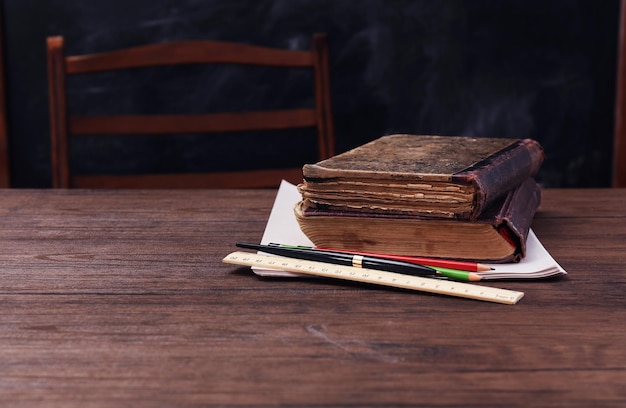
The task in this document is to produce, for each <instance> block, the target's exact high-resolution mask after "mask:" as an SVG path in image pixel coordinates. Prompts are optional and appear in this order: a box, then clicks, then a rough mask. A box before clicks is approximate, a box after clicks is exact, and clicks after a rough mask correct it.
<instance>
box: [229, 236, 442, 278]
mask: <svg viewBox="0 0 626 408" xmlns="http://www.w3.org/2000/svg"><path fill="white" fill-rule="evenodd" d="M236 245H237V246H238V247H239V248H246V249H255V250H257V251H262V252H265V253H268V254H273V255H279V256H286V257H288V258H297V259H306V260H309V261H318V262H327V263H332V264H336V265H348V266H354V267H357V268H368V269H376V270H379V271H387V272H395V273H401V274H404V275H414V276H436V275H437V271H436V270H435V269H433V268H430V267H428V266H424V265H417V264H414V263H410V262H404V261H395V260H390V259H383V258H375V257H371V256H364V255H353V254H347V253H341V252H333V251H323V250H319V251H308V250H305V249H297V248H281V247H276V246H273V245H258V244H246V243H243V242H238V243H237V244H236Z"/></svg>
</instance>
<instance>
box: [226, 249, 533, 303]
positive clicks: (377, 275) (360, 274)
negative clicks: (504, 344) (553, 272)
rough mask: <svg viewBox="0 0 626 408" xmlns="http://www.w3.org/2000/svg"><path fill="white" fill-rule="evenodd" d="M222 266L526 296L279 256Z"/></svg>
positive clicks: (506, 298)
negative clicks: (241, 266)
mask: <svg viewBox="0 0 626 408" xmlns="http://www.w3.org/2000/svg"><path fill="white" fill-rule="evenodd" d="M222 262H224V263H228V264H234V265H243V266H250V267H259V268H268V269H277V270H281V271H287V272H295V273H303V274H307V275H316V276H322V277H326V278H337V279H345V280H350V281H356V282H364V283H371V284H376V285H384V286H393V287H396V288H403V289H412V290H419V291H423V292H431V293H438V294H442V295H450V296H459V297H464V298H469V299H476V300H484V301H487V302H496V303H504V304H508V305H513V304H515V303H517V302H518V301H519V300H520V299H521V298H522V297H523V296H524V293H523V292H515V291H512V290H507V289H500V288H493V287H490V286H482V285H475V284H470V283H463V282H457V281H453V280H445V279H434V278H424V277H420V276H411V275H403V274H399V273H394V272H385V271H379V270H374V269H364V268H356V267H354V266H344V265H334V264H329V263H325V262H315V261H305V260H300V259H295V258H286V257H282V256H276V255H266V254H255V253H252V252H241V251H236V252H233V253H231V254H229V255H228V256H226V257H225V258H224V259H223V260H222Z"/></svg>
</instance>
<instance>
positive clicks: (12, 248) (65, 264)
mask: <svg viewBox="0 0 626 408" xmlns="http://www.w3.org/2000/svg"><path fill="white" fill-rule="evenodd" d="M274 196H275V191H273V190H215V191H210V190H207V191H202V190H192V191H184V192H181V191H156V190H155V191H86V190H17V189H13V190H2V191H1V194H0V231H1V234H0V307H1V310H2V313H1V314H0V401H2V404H3V405H4V406H81V407H85V406H115V407H119V406H133V407H142V406H206V405H218V406H280V405H284V406H320V405H328V406H355V407H357V406H358V407H363V406H381V407H382V406H426V407H434V406H464V407H468V406H476V407H478V406H480V407H503V406H506V407H530V406H548V407H557V406H558V407H561V406H567V407H591V406H593V407H601V406H615V407H618V406H624V405H625V404H626V387H625V384H626V353H625V352H624V345H623V342H624V339H625V338H626V324H625V323H624V322H626V300H625V296H624V295H625V293H626V273H625V272H624V266H623V265H624V261H625V260H626V243H625V240H624V238H625V237H626V219H625V218H626V190H621V189H610V190H609V189H606V190H546V191H544V201H543V204H542V207H541V209H540V211H539V212H538V214H537V216H536V218H535V222H534V225H533V229H534V230H535V232H536V233H537V236H538V237H539V238H540V240H541V241H542V242H543V243H544V245H545V246H546V248H547V249H548V250H549V251H550V252H551V253H552V255H553V256H554V257H555V258H556V259H557V260H558V261H559V262H560V263H561V264H562V266H563V267H564V268H565V269H566V270H567V271H568V272H569V275H568V276H567V277H566V278H562V279H550V280H543V281H516V282H494V283H489V284H490V285H493V286H499V287H504V288H507V289H512V290H519V291H523V292H525V297H524V298H523V299H522V300H521V301H520V303H518V304H517V305H514V306H508V305H500V304H493V303H486V302H479V301H473V300H467V299H460V298H453V297H446V296H439V295H430V294H425V293H415V292H408V291H403V290H394V289H385V288H380V287H373V286H362V285H359V284H352V283H347V282H339V281H331V280H326V279H266V278H265V279H264V278H259V277H257V276H255V275H253V274H252V273H251V271H250V270H249V269H248V268H241V267H236V266H233V265H227V264H223V263H221V259H222V258H223V257H224V256H225V255H226V254H227V253H229V252H231V251H233V250H235V246H234V243H235V242H236V241H247V242H255V241H257V242H258V241H260V239H261V236H262V233H263V229H264V227H265V223H266V221H267V217H268V216H269V212H270V209H271V206H272V203H273V199H274Z"/></svg>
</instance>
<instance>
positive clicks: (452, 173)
mask: <svg viewBox="0 0 626 408" xmlns="http://www.w3.org/2000/svg"><path fill="white" fill-rule="evenodd" d="M543 158H544V153H543V149H542V147H541V146H540V145H539V143H538V142H536V141H535V140H532V139H504V138H473V137H462V136H421V135H420V136H418V135H406V134H402V135H388V136H383V137H381V138H378V139H376V140H374V141H372V142H369V143H366V144H364V145H362V146H359V147H356V148H354V149H352V150H350V151H347V152H345V153H342V154H339V155H336V156H333V157H331V158H329V159H326V160H323V161H320V162H318V163H316V164H306V165H304V167H303V176H304V182H303V183H302V184H301V185H300V186H299V190H300V193H301V194H302V196H303V198H304V199H306V200H308V203H309V205H313V206H316V205H317V206H319V207H320V208H324V209H332V210H336V211H355V212H366V213H382V214H389V213H391V214H396V215H421V216H431V217H447V218H456V219H476V218H477V217H478V215H479V214H480V213H481V212H482V211H483V210H484V209H485V208H486V207H487V206H489V205H490V204H491V203H493V202H494V201H495V200H496V199H498V198H499V197H501V196H502V195H504V194H505V193H507V192H508V191H510V190H511V189H513V188H514V187H516V186H518V185H519V184H520V183H522V182H523V181H524V180H526V179H527V178H528V177H532V176H534V175H535V174H536V173H537V172H538V170H539V168H540V167H541V164H542V163H543Z"/></svg>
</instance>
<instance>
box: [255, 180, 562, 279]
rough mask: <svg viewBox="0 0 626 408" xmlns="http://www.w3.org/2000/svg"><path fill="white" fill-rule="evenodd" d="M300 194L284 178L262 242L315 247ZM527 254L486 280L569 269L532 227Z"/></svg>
mask: <svg viewBox="0 0 626 408" xmlns="http://www.w3.org/2000/svg"><path fill="white" fill-rule="evenodd" d="M300 199H301V196H300V194H299V193H298V190H297V188H296V186H294V185H293V184H290V183H288V182H286V181H283V182H282V183H281V185H280V188H279V190H278V194H277V195H276V200H275V202H274V206H273V207H272V211H271V213H270V216H269V219H268V222H267V225H266V228H265V232H264V234H263V237H262V239H261V244H265V245H267V244H270V243H272V242H274V243H284V244H292V245H304V246H313V243H312V242H311V241H310V240H309V239H308V238H307V237H306V235H304V233H303V232H302V231H301V230H300V227H299V226H298V222H297V221H296V218H295V215H294V212H293V209H294V206H295V205H296V204H297V203H298V202H299V201H300ZM526 245H527V253H526V257H525V258H524V259H522V260H521V261H520V262H519V263H507V264H490V265H489V266H491V267H492V268H494V269H493V270H492V271H489V272H481V273H480V274H481V276H482V277H483V279H534V278H546V277H551V276H559V275H565V274H566V273H567V272H566V271H565V270H564V269H563V268H562V267H561V266H560V265H559V264H558V263H557V262H556V261H555V260H554V258H552V256H551V255H550V254H549V253H548V251H546V249H545V248H544V247H543V245H542V244H541V242H540V241H539V240H538V238H537V236H536V235H535V234H534V232H533V231H532V230H531V231H530V232H529V234H528V239H527V242H526ZM253 271H254V273H256V274H258V275H260V276H274V277H281V276H282V277H286V276H291V277H302V276H303V275H298V274H294V273H290V272H285V271H276V270H269V269H261V268H253Z"/></svg>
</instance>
